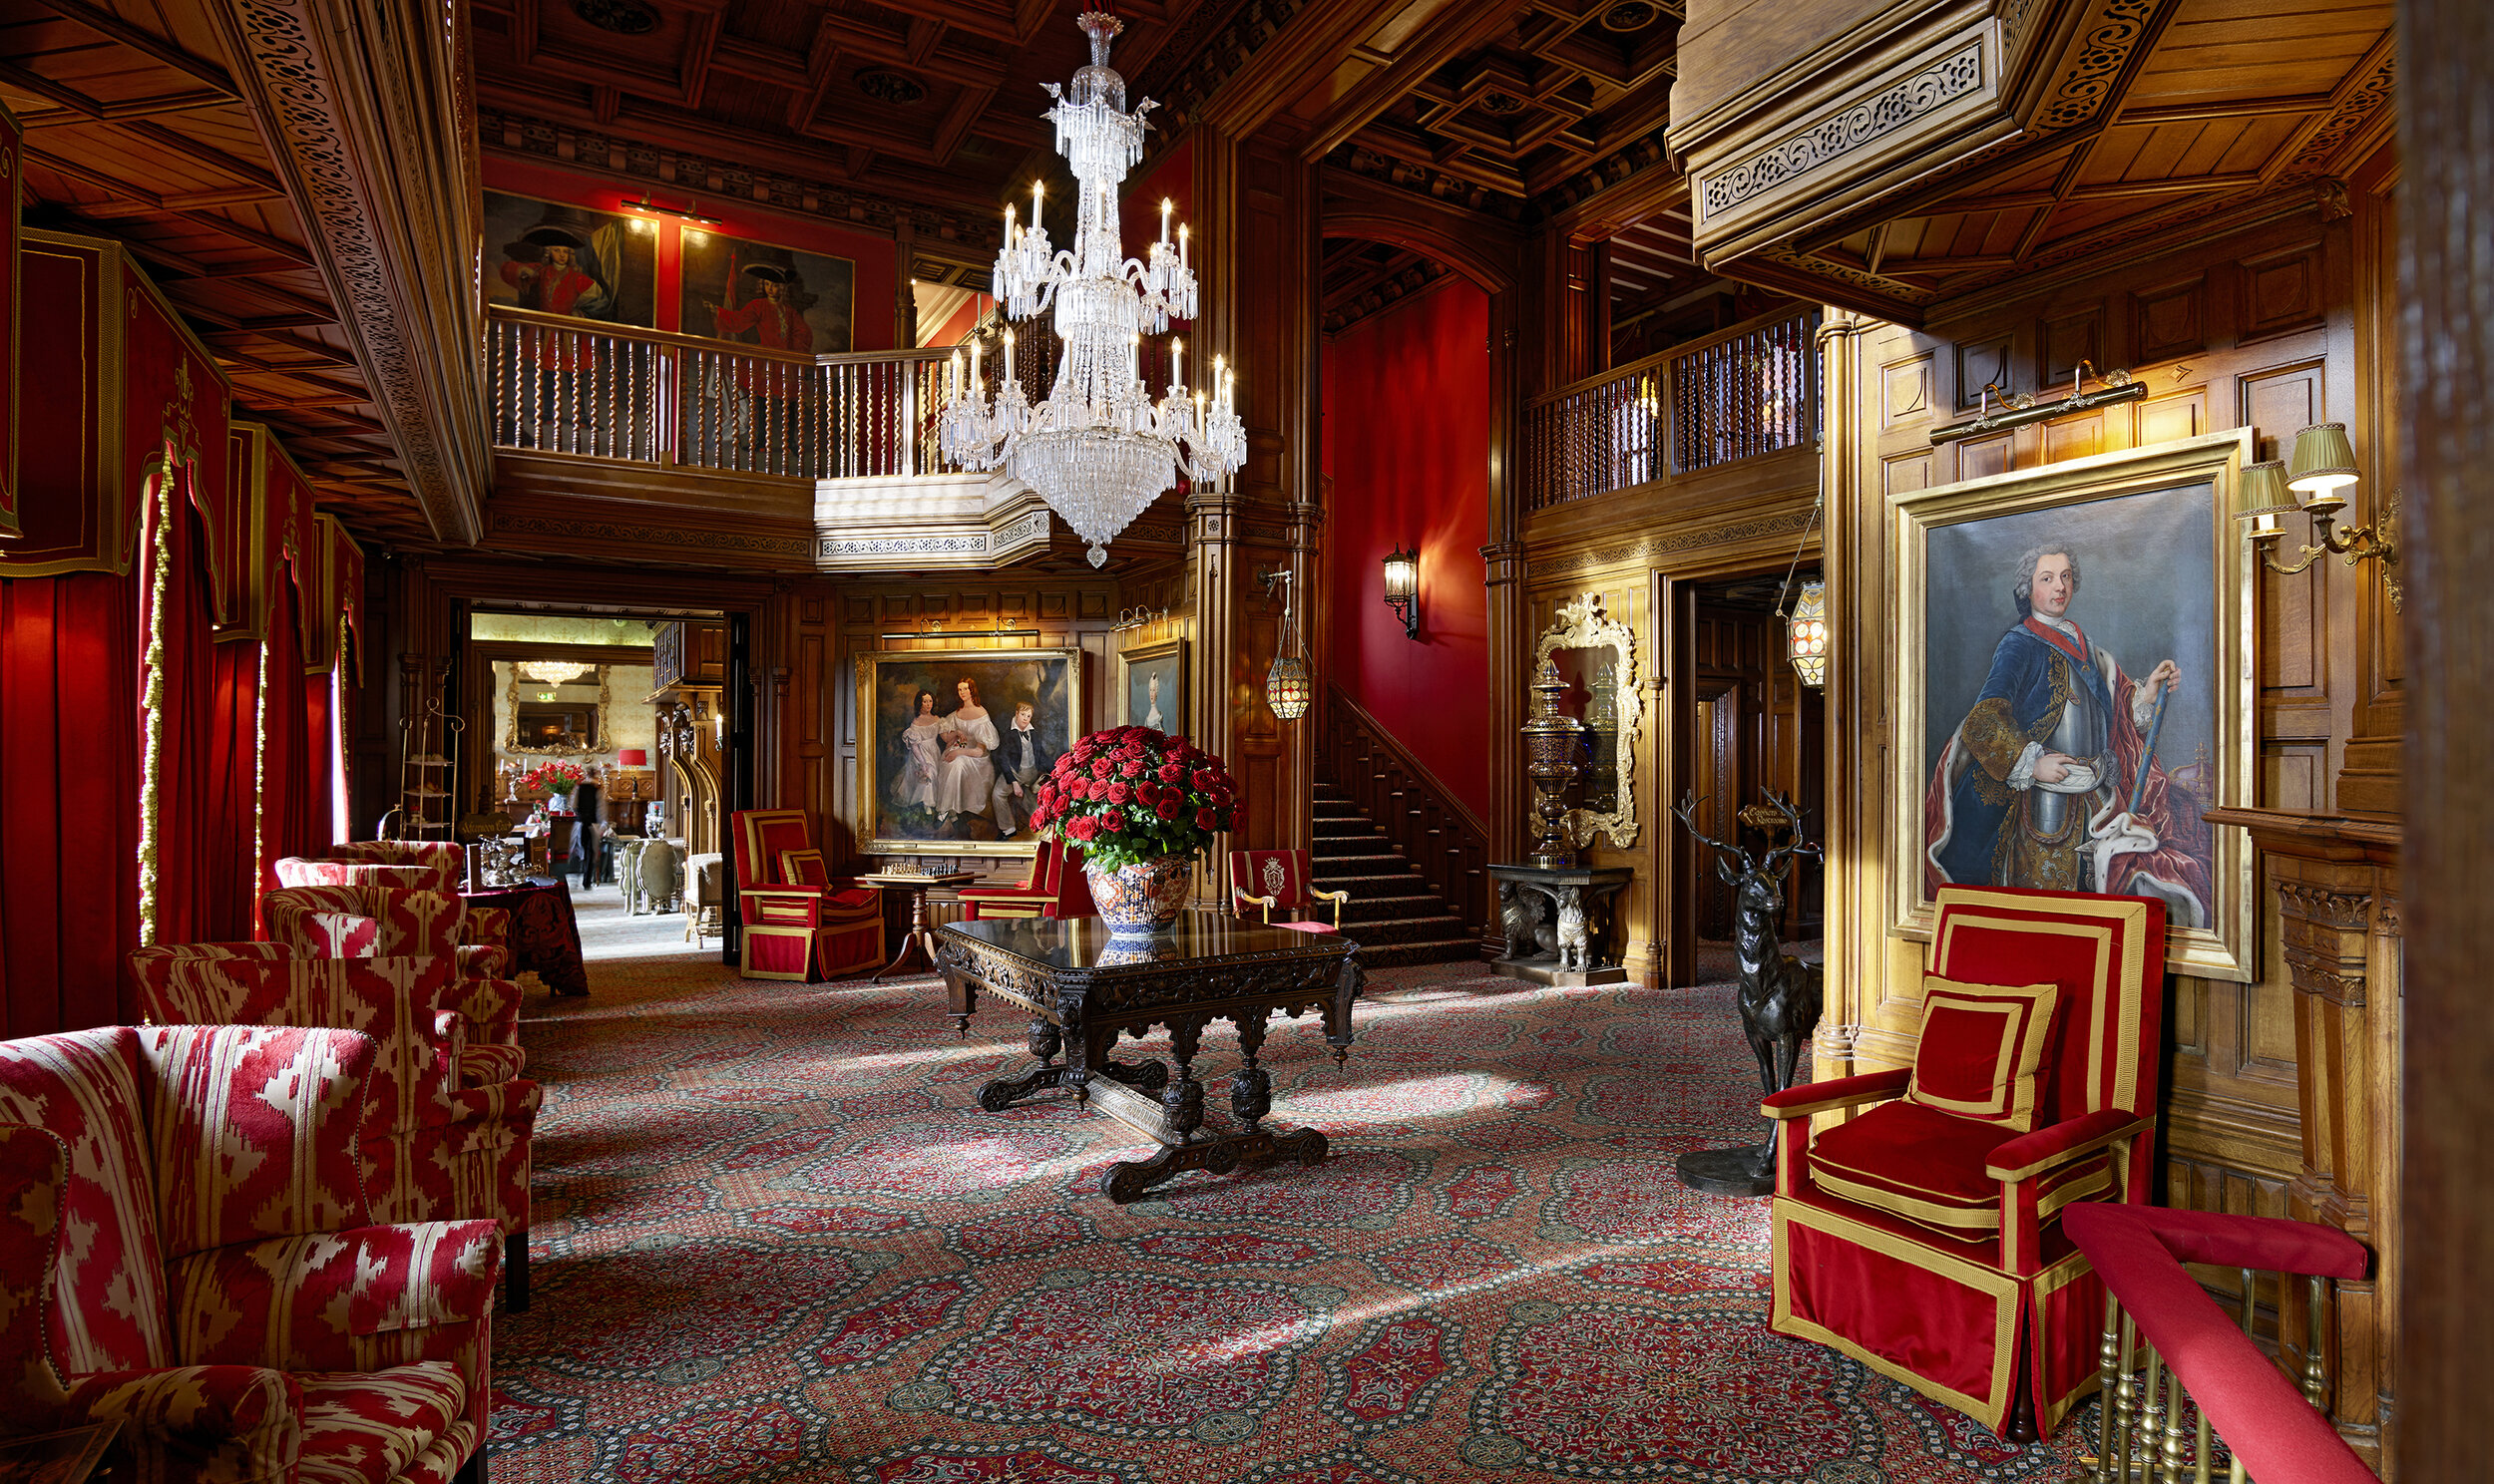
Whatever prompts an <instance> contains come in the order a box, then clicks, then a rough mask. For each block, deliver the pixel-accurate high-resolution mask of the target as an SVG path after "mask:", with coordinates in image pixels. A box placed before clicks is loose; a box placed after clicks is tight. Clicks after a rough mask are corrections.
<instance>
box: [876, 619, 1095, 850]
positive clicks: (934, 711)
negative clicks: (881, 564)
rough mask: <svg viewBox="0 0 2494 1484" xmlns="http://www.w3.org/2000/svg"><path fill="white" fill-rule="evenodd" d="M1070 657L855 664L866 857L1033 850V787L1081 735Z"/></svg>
mask: <svg viewBox="0 0 2494 1484" xmlns="http://www.w3.org/2000/svg"><path fill="white" fill-rule="evenodd" d="M1080 666H1081V661H1080V656H1079V654H1078V652H1077V651H1074V650H1069V649H1038V650H978V651H961V652H944V651H933V650H881V651H877V652H874V653H871V654H866V655H862V656H860V658H859V661H858V672H859V673H858V685H859V708H858V714H859V729H860V732H861V736H860V737H859V745H858V755H859V764H860V779H859V787H860V793H861V794H862V795H863V796H864V797H862V798H861V800H860V803H861V804H862V805H863V806H864V807H865V809H866V810H867V812H868V817H869V819H870V820H871V822H872V824H871V829H870V830H869V832H868V835H869V838H870V839H871V840H872V842H873V844H872V845H871V846H870V849H874V850H894V851H922V850H926V849H941V850H944V851H948V852H952V851H958V852H962V853H965V854H1006V853H1012V852H1015V851H1018V850H1024V849H1029V848H1032V847H1033V846H1035V845H1036V844H1037V842H1036V840H1035V839H1034V838H1033V836H1032V834H1031V812H1032V810H1033V809H1034V808H1035V807H1036V806H1037V804H1038V800H1039V783H1040V780H1042V779H1044V778H1045V777H1046V776H1047V770H1048V768H1049V767H1050V766H1051V765H1053V764H1054V763H1055V761H1056V759H1057V757H1058V756H1059V755H1061V754H1062V753H1063V752H1064V750H1065V748H1066V747H1067V746H1068V745H1070V743H1071V741H1072V738H1073V735H1074V733H1075V732H1076V731H1077V730H1078V724H1079V714H1078V712H1079V688H1080V673H1081V670H1080Z"/></svg>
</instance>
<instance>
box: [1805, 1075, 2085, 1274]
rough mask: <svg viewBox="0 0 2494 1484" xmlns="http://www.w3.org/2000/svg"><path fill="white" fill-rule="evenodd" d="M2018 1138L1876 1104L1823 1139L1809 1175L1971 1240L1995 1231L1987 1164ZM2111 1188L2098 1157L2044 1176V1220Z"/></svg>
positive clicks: (1927, 1112) (1977, 1124)
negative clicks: (2012, 1140) (1986, 1170)
mask: <svg viewBox="0 0 2494 1484" xmlns="http://www.w3.org/2000/svg"><path fill="white" fill-rule="evenodd" d="M2016 1137H2017V1134H2016V1132H2015V1131H2014V1130H2012V1129H2010V1128H2009V1127H2008V1126H2007V1125H2005V1124H2001V1123H1990V1122H1983V1121H1980V1120H1977V1119H1972V1118H1954V1117H1951V1116H1949V1115H1948V1114H1946V1113H1942V1112H1940V1111H1938V1110H1937V1109H1935V1108H1929V1107H1925V1106H1924V1105H1922V1104H1920V1103H1915V1102H1910V1101H1900V1102H1892V1103H1881V1104H1880V1105H1879V1106H1877V1107H1875V1108H1872V1109H1871V1110H1870V1111H1869V1112H1867V1113H1864V1114H1862V1115H1861V1116H1859V1117H1857V1118H1854V1119H1852V1120H1851V1121H1849V1122H1846V1123H1842V1124H1839V1125H1837V1126H1836V1127H1835V1128H1832V1129H1829V1130H1828V1131H1827V1132H1825V1133H1822V1134H1820V1135H1819V1136H1818V1137H1817V1138H1816V1139H1815V1140H1814V1141H1813V1142H1812V1145H1811V1150H1810V1173H1811V1178H1812V1180H1814V1181H1815V1182H1816V1183H1817V1184H1818V1185H1819V1186H1820V1187H1821V1188H1822V1189H1824V1190H1826V1191H1827V1192H1828V1193H1829V1194H1831V1195H1836V1196H1842V1197H1844V1198H1845V1199H1846V1200H1849V1201H1856V1202H1859V1203H1861V1204H1862V1205H1865V1206H1869V1207H1871V1208H1872V1209H1873V1210H1877V1211H1884V1212H1886V1213H1887V1214H1888V1215H1890V1216H1894V1217H1897V1218H1900V1219H1901V1220H1904V1221H1909V1222H1912V1223H1913V1224H1914V1225H1916V1226H1919V1227H1925V1228H1928V1229H1930V1230H1931V1231H1934V1232H1940V1233H1944V1234H1946V1235H1948V1236H1951V1237H1957V1238H1961V1239H1964V1240H1967V1241H1975V1240H1980V1239H1985V1238H1989V1237H1993V1236H1996V1235H1998V1233H1999V1231H2000V1182H1999V1181H1998V1180H1995V1179H1993V1178H1992V1177H1991V1176H1990V1175H1989V1174H1988V1173H1986V1172H1985V1170H1984V1166H1985V1165H1986V1164H1987V1163H1988V1162H1989V1161H1990V1159H1991V1153H1992V1151H1993V1150H1995V1149H1998V1148H1999V1147H2000V1146H2001V1145H2003V1144H2006V1143H2008V1142H2009V1141H2010V1140H2011V1139H2014V1138H2016ZM2111 1188H2112V1161H2111V1159H2110V1158H2109V1157H2108V1156H2106V1155H2102V1154H2099V1155H2097V1156H2095V1157H2094V1158H2092V1159H2086V1160H2081V1161H2079V1162H2077V1163H2076V1164H2074V1165H2070V1166H2068V1167H2066V1168H2064V1169H2061V1170H2058V1171H2055V1172H2053V1173H2051V1174H2049V1175H2047V1176H2045V1177H2044V1178H2043V1179H2042V1180H2041V1181H2040V1182H2039V1183H2038V1185H2037V1188H2036V1194H2037V1202H2038V1205H2039V1206H2040V1207H2041V1209H2042V1212H2043V1213H2044V1214H2046V1215H2049V1214H2050V1213H2052V1212H2055V1211H2058V1210H2060V1209H2061V1208H2062V1207H2063V1206H2065V1205H2067V1204H2069V1203H2070V1202H2071V1201H2074V1200H2077V1199H2079V1198H2081V1197H2083V1196H2089V1195H2094V1194H2097V1193H2099V1192H2103V1191H2107V1190H2110V1189H2111Z"/></svg>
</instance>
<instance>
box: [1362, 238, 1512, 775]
mask: <svg viewBox="0 0 2494 1484" xmlns="http://www.w3.org/2000/svg"><path fill="white" fill-rule="evenodd" d="M1488 336H1489V296H1488V295H1487V294H1485V293H1483V292H1482V291H1481V290H1480V289H1479V288H1478V287H1476V286H1474V285H1473V284H1472V283H1470V282H1469V281H1467V280H1465V279H1462V278H1457V277H1454V276H1449V277H1447V278H1444V279H1442V280H1440V282H1439V285H1438V286H1437V287H1434V288H1432V289H1431V290H1429V291H1428V292H1427V293H1424V294H1422V295H1421V296H1420V297H1419V298H1418V299H1414V300H1410V301H1407V302H1405V303H1402V304H1398V305H1396V306H1395V307H1394V308H1392V309H1389V310H1387V311H1385V312H1384V313H1382V314H1377V315H1373V316H1371V317H1370V318H1368V319H1364V320H1361V321H1360V322H1359V323H1357V324H1355V325H1353V326H1351V327H1350V328H1349V329H1347V330H1344V331H1343V332H1342V333H1341V334H1340V335H1337V336H1335V337H1334V338H1333V339H1331V340H1329V341H1327V342H1326V346H1325V365H1324V376H1325V469H1326V472H1327V473H1328V474H1330V475H1332V476H1333V480H1334V487H1333V495H1332V499H1331V501H1330V502H1329V504H1328V508H1327V510H1328V514H1327V516H1326V528H1325V546H1326V549H1327V551H1328V552H1329V553H1331V554H1332V555H1331V556H1330V557H1329V558H1328V559H1330V560H1331V561H1332V563H1333V569H1332V576H1333V606H1334V631H1333V633H1332V635H1331V639H1332V644H1333V656H1334V662H1333V668H1332V671H1331V673H1332V675H1333V678H1334V681H1335V683H1336V684H1339V685H1340V686H1342V688H1343V689H1344V691H1345V692H1347V693H1348V694H1349V695H1350V696H1351V697H1352V698H1353V699H1355V700H1357V701H1358V702H1359V703H1360V704H1361V705H1362V706H1364V707H1366V708H1367V709H1368V711H1369V714H1371V715H1372V716H1375V717H1376V718H1377V719H1378V721H1379V722H1380V723H1381V724H1383V725H1384V726H1385V727H1386V729H1387V730H1388V731H1390V732H1392V733H1393V734H1394V735H1395V738H1396V740H1397V741H1399V742H1401V743H1402V744H1403V745H1404V747H1405V748H1406V749H1407V750H1409V751H1410V752H1411V753H1412V755H1413V756H1414V757H1417V758H1419V759H1420V761H1421V763H1422V764H1423V765H1424V766H1426V767H1427V768H1428V769H1429V770H1430V771H1431V772H1432V773H1435V774H1437V775H1438V781H1439V782H1441V783H1443V784H1445V785H1446V786H1447V788H1448V790H1449V791H1450V792H1452V793H1453V794H1454V795H1455V797H1456V798H1457V799H1459V800H1461V801H1462V802H1463V803H1464V804H1466V805H1468V806H1470V807H1471V808H1472V810H1473V811H1474V812H1476V813H1486V812H1487V811H1488V808H1489V757H1488V754H1489V745H1488V731H1487V726H1486V711H1487V708H1486V706H1485V705H1484V704H1483V696H1482V688H1483V687H1484V686H1485V685H1486V684H1487V682H1488V675H1489V602H1488V589H1487V587H1486V586H1485V585H1484V580H1485V578H1486V576H1487V571H1486V569H1485V566H1484V564H1483V562H1482V561H1481V558H1480V547H1481V543H1483V542H1485V541H1487V540H1488V533H1489V348H1488ZM1416 545H1417V546H1418V548H1419V550H1420V554H1421V637H1420V642H1418V643H1415V642H1413V641H1412V640H1411V639H1409V638H1406V637H1405V636H1404V632H1403V622H1402V620H1401V619H1399V618H1397V617H1396V616H1395V614H1394V610H1393V609H1391V608H1389V607H1387V606H1386V579H1385V569H1384V561H1385V557H1386V554H1387V553H1389V552H1391V551H1393V550H1395V549H1396V548H1397V547H1406V548H1409V547H1413V546H1416Z"/></svg>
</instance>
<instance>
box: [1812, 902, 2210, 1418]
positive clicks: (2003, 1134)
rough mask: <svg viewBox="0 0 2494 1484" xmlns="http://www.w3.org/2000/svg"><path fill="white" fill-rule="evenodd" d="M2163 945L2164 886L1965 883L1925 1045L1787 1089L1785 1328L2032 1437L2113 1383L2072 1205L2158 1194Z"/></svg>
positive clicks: (1942, 915) (1945, 910)
mask: <svg viewBox="0 0 2494 1484" xmlns="http://www.w3.org/2000/svg"><path fill="white" fill-rule="evenodd" d="M2164 956H2165V913H2164V909H2163V907H2162V906H2161V905H2159V904H2158V903H2155V902H2152V901H2149V900H2147V899H2145V898H2138V897H2101V896H2094V895H2089V894H2083V893H2075V892H2027V891H2012V890H2009V889H2005V888H1995V889H1986V888H1969V887H1945V888H1942V889H1941V891H1940V893H1939V897H1938V914H1937V918H1936V920H1935V922H1934V923H1933V925H1932V941H1931V948H1930V956H1929V967H1928V973H1927V975H1926V977H1925V979H1924V994H1923V1003H1924V1009H1923V1021H1922V1033H1921V1037H1920V1045H1919V1047H1918V1049H1917V1052H1916V1059H1915V1064H1914V1065H1913V1066H1912V1067H1906V1068H1897V1069H1894V1070H1890V1071H1879V1072H1869V1073H1865V1074H1862V1075H1860V1076H1853V1077H1841V1078H1838V1079H1836V1080H1833V1081H1828V1082H1813V1083H1808V1084H1805V1085H1803V1086H1798V1087H1795V1088H1793V1089H1791V1090H1790V1091H1787V1092H1783V1093H1779V1094H1777V1095H1776V1096H1774V1097H1772V1098H1769V1099H1768V1100H1767V1102H1766V1105H1765V1109H1764V1111H1765V1112H1766V1114H1767V1115H1768V1116H1769V1117H1771V1118H1775V1119H1779V1120H1796V1121H1801V1127H1800V1128H1798V1129H1795V1130H1792V1131H1789V1132H1788V1133H1787V1135H1786V1137H1785V1138H1784V1139H1783V1140H1782V1141H1781V1148H1780V1150H1779V1153H1778V1167H1777V1172H1776V1195H1775V1203H1774V1223H1775V1253H1774V1291H1775V1299H1774V1307H1773V1310H1772V1317H1771V1323H1772V1324H1773V1326H1774V1328H1775V1329H1776V1331H1777V1332H1779V1333H1782V1334H1790V1335H1795V1336H1797V1337H1800V1338H1804V1339H1812V1340H1817V1341H1819V1342H1820V1343H1822V1344H1826V1345H1831V1346H1833V1347H1835V1348H1836V1349H1838V1350H1841V1351H1843V1352H1844V1353H1846V1354H1848V1355H1851V1356H1853V1357H1854V1358H1855V1359H1857V1360H1860V1361H1862V1362H1863V1363H1864V1364H1865V1365H1868V1366H1870V1367H1871V1369H1873V1370H1876V1371H1878V1372H1879V1373H1881V1374H1882V1375H1886V1376H1890V1377H1892V1378H1894V1379H1896V1380H1899V1381H1902V1382H1904V1383H1905V1384H1906V1385H1909V1386H1911V1387H1913V1388H1914V1389H1915V1390H1917V1391H1920V1392H1922V1393H1923V1394H1924V1395H1926V1396H1929V1397H1932V1398H1934V1399H1936V1400H1938V1401H1941V1402H1944V1403H1946V1404H1947V1405H1949V1406H1952V1407H1955V1408H1956V1409H1957V1410H1959V1411H1961V1412H1964V1413H1965V1414H1966V1415H1967V1416H1970V1417H1972V1418H1974V1419H1975V1420H1976V1421H1978V1422H1980V1423H1982V1424H1983V1425H1984V1426H1986V1427H1988V1428H1990V1429H1992V1431H1993V1432H1995V1433H1998V1434H2000V1435H2001V1436H2003V1437H2007V1438H2010V1439H2011V1440H2012V1441H2019V1442H2024V1441H2028V1440H2031V1439H2032V1438H2034V1437H2036V1436H2038V1435H2042V1434H2049V1433H2050V1432H2051V1430H2052V1429H2053V1428H2054V1427H2055V1426H2056V1425H2058V1424H2059V1422H2060V1420H2061V1418H2062V1417H2063V1416H2064V1415H2066V1414H2067V1413H2068V1411H2069V1410H2070V1408H2071V1407H2072V1406H2074V1405H2076V1404H2077V1403H2078V1401H2079V1400H2080V1399H2081V1398H2082V1397H2084V1396H2085V1394H2086V1393H2087V1392H2088V1391H2090V1390H2092V1389H2093V1388H2094V1387H2095V1385H2096V1360H2097V1354H2096V1349H2097V1334H2096V1319H2097V1317H2098V1313H2099V1311H2100V1309H2101V1308H2102V1306H2103V1303H2104V1289H2103V1285H2102V1284H2101V1282H2100V1281H2099V1280H2098V1279H2097V1278H2096V1276H2095V1273H2094V1271H2093V1269H2091V1268H2090V1267H2089V1265H2088V1262H2087V1259H2086V1258H2085V1257H2084V1256H2083V1255H2081V1254H2080V1253H2079V1252H2078V1251H2077V1248H2076V1247H2075V1245H2074V1244H2073V1243H2072V1242H2071V1241H2070V1239H2069V1237H2068V1236H2067V1235H2066V1234H2065V1233H2064V1232H2063V1231H2062V1229H2061V1222H2060V1219H2059V1218H2060V1213H2061V1211H2062V1209H2063V1208H2064V1207H2065V1206H2067V1205H2069V1204H2070V1203H2072V1202H2076V1201H2122V1202H2129V1203H2132V1204H2145V1203H2146V1202H2147V1201H2148V1199H2149V1196H2150V1187H2151V1182H2152V1178H2153V1175H2154V1171H2155V1159H2154V1153H2155V1150H2154V1144H2155V1137H2156V1109H2157V1096H2158V1092H2159V1090H2160V1087H2161V1084H2162V1081H2163V1075H2164V1059H2163V1056H2162V1054H2161V1050H2162V1048H2161V1041H2160V1037H2161V1035H2162V1032H2163V1029H2164V1003H2165V1001H2164V992H2163V985H2164ZM2021 1073H2023V1075H2021ZM1838 1111H1849V1112H1851V1113H1852V1115H1853V1116H1852V1117H1851V1118H1850V1119H1849V1120H1848V1121H1846V1122H1844V1123H1840V1124H1837V1125H1835V1126H1833V1127H1830V1128H1826V1129H1823V1130H1821V1131H1819V1132H1818V1133H1817V1134H1816V1135H1815V1136H1809V1137H1802V1136H1801V1135H1804V1134H1807V1132H1808V1124H1807V1120H1808V1119H1809V1118H1810V1117H1811V1116H1812V1115H1813V1114H1818V1113H1832V1112H1838Z"/></svg>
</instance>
